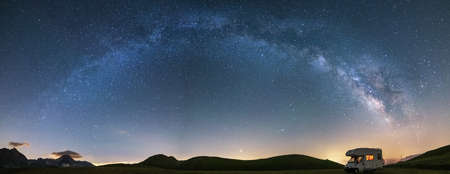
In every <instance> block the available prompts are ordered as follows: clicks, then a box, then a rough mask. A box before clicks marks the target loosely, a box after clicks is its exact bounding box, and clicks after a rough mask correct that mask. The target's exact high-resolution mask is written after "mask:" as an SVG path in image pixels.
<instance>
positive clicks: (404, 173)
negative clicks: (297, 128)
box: [0, 167, 450, 174]
mask: <svg viewBox="0 0 450 174" xmlns="http://www.w3.org/2000/svg"><path fill="white" fill-rule="evenodd" d="M0 172H1V173H11V174H103V173H105V174H344V173H345V172H344V171H343V170H342V169H331V170H290V171H186V170H166V169H159V168H150V167H146V168H139V167H94V168H33V169H14V170H11V169H9V170H6V169H0ZM374 173H375V174H450V171H444V170H421V169H396V168H386V169H381V170H378V171H376V172H374Z"/></svg>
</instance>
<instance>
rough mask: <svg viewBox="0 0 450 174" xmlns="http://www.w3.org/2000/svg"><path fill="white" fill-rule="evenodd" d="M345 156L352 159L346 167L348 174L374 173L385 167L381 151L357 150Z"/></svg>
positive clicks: (371, 149)
mask: <svg viewBox="0 0 450 174" xmlns="http://www.w3.org/2000/svg"><path fill="white" fill-rule="evenodd" d="M345 155H346V156H349V157H350V160H349V161H348V162H347V164H346V165H345V171H346V172H347V173H359V172H367V171H374V170H376V169H378V168H381V167H383V165H384V160H383V154H382V152H381V149H376V148H357V149H352V150H349V151H347V153H345Z"/></svg>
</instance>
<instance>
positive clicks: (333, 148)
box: [0, 0, 450, 164]
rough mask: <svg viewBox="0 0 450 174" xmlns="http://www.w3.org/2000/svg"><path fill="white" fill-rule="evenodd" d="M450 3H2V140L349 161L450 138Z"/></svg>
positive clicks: (131, 152)
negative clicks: (365, 150) (353, 155)
mask: <svg viewBox="0 0 450 174" xmlns="http://www.w3.org/2000/svg"><path fill="white" fill-rule="evenodd" d="M449 46H450V2H449V1H445V0H443V1H438V0H433V1H420V0H419V1H397V0H396V1H311V2H306V1H305V2H301V1H100V0H99V1H97V0H95V1H92V0H86V1H84V0H83V1H65V0H58V1H9V0H6V1H1V2H0V146H2V147H8V143H9V142H26V143H27V146H21V147H19V150H20V151H21V152H23V153H24V154H25V155H26V156H27V157H28V158H38V157H51V156H52V153H53V154H55V153H58V152H61V151H66V150H70V151H73V152H76V153H78V154H79V155H80V156H82V158H81V159H83V160H89V161H91V162H93V163H96V164H101V163H111V162H137V161H141V160H144V159H145V158H147V157H149V156H151V155H155V154H159V153H164V154H166V155H173V156H175V157H176V158H178V159H187V158H190V157H193V156H198V155H210V156H220V157H228V158H238V159H255V158H263V157H269V156H276V155H282V154H294V153H295V154H305V155H310V156H314V157H317V158H322V159H330V160H334V161H337V162H341V163H343V162H345V159H346V158H345V155H344V153H345V151H346V150H348V149H350V148H356V147H379V148H382V149H383V152H384V158H386V159H389V158H400V157H404V156H407V155H411V154H415V153H422V152H424V151H427V150H431V149H433V148H437V147H440V146H443V145H447V144H450V49H449V48H450V47H449Z"/></svg>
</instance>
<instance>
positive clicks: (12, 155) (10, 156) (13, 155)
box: [0, 148, 94, 168]
mask: <svg viewBox="0 0 450 174" xmlns="http://www.w3.org/2000/svg"><path fill="white" fill-rule="evenodd" d="M26 167H94V165H93V164H91V163H90V162H87V161H76V160H73V159H72V157H70V156H69V155H63V156H61V157H59V158H58V159H48V158H47V159H42V158H38V159H37V160H34V159H30V160H28V159H27V158H26V157H25V155H23V154H22V153H20V152H19V151H18V150H17V149H15V148H13V149H11V150H10V149H6V148H3V149H0V168H26Z"/></svg>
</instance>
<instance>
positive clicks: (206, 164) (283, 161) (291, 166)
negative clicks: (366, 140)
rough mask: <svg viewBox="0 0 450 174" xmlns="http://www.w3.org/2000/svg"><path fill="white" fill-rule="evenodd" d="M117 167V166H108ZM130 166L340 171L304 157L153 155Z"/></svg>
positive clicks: (337, 165)
mask: <svg viewBox="0 0 450 174" xmlns="http://www.w3.org/2000/svg"><path fill="white" fill-rule="evenodd" d="M109 166H117V165H109ZM132 166H140V167H145V166H151V167H159V168H164V169H180V170H296V169H340V168H342V167H343V166H342V165H341V164H339V163H336V162H333V161H329V160H321V159H317V158H313V157H309V156H305V155H283V156H276V157H272V158H266V159H258V160H236V159H227V158H219V157H208V156H200V157H194V158H191V159H188V160H185V161H178V160H176V159H175V158H174V157H168V156H165V155H161V154H160V155H155V156H152V157H149V158H147V159H146V160H144V161H142V162H140V163H138V164H135V165H132Z"/></svg>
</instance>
